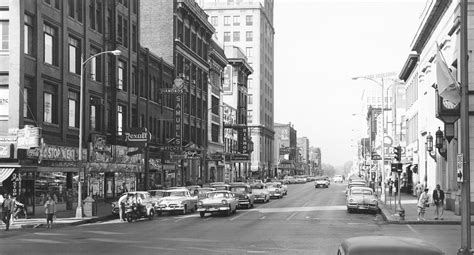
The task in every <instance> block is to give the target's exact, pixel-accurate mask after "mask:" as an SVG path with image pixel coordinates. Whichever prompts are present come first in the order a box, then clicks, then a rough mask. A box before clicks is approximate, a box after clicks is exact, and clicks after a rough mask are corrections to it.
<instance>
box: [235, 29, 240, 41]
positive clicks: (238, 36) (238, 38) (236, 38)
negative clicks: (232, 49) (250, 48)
mask: <svg viewBox="0 0 474 255" xmlns="http://www.w3.org/2000/svg"><path fill="white" fill-rule="evenodd" d="M239 41H240V32H239V31H234V42H239Z"/></svg>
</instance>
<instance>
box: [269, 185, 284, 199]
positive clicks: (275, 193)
mask: <svg viewBox="0 0 474 255" xmlns="http://www.w3.org/2000/svg"><path fill="white" fill-rule="evenodd" d="M266 185H267V189H268V193H270V198H272V197H276V198H283V189H282V187H281V184H280V183H275V182H270V183H267V184H266Z"/></svg>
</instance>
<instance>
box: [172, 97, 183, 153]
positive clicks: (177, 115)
mask: <svg viewBox="0 0 474 255" xmlns="http://www.w3.org/2000/svg"><path fill="white" fill-rule="evenodd" d="M182 99H183V94H181V93H178V94H176V105H175V108H174V124H175V134H174V137H175V138H176V139H175V144H176V145H177V146H181V145H182V137H183V119H182V107H183V100H182Z"/></svg>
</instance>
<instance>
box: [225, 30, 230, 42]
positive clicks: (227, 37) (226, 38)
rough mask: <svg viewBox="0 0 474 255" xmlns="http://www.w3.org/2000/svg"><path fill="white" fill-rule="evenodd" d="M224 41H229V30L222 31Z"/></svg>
mask: <svg viewBox="0 0 474 255" xmlns="http://www.w3.org/2000/svg"><path fill="white" fill-rule="evenodd" d="M224 42H230V32H224Z"/></svg>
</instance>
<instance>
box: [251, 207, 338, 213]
mask: <svg viewBox="0 0 474 255" xmlns="http://www.w3.org/2000/svg"><path fill="white" fill-rule="evenodd" d="M345 210H347V206H346V205H329V206H308V207H274V208H257V209H253V210H250V211H248V212H253V211H256V212H260V213H275V212H312V211H345Z"/></svg>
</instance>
